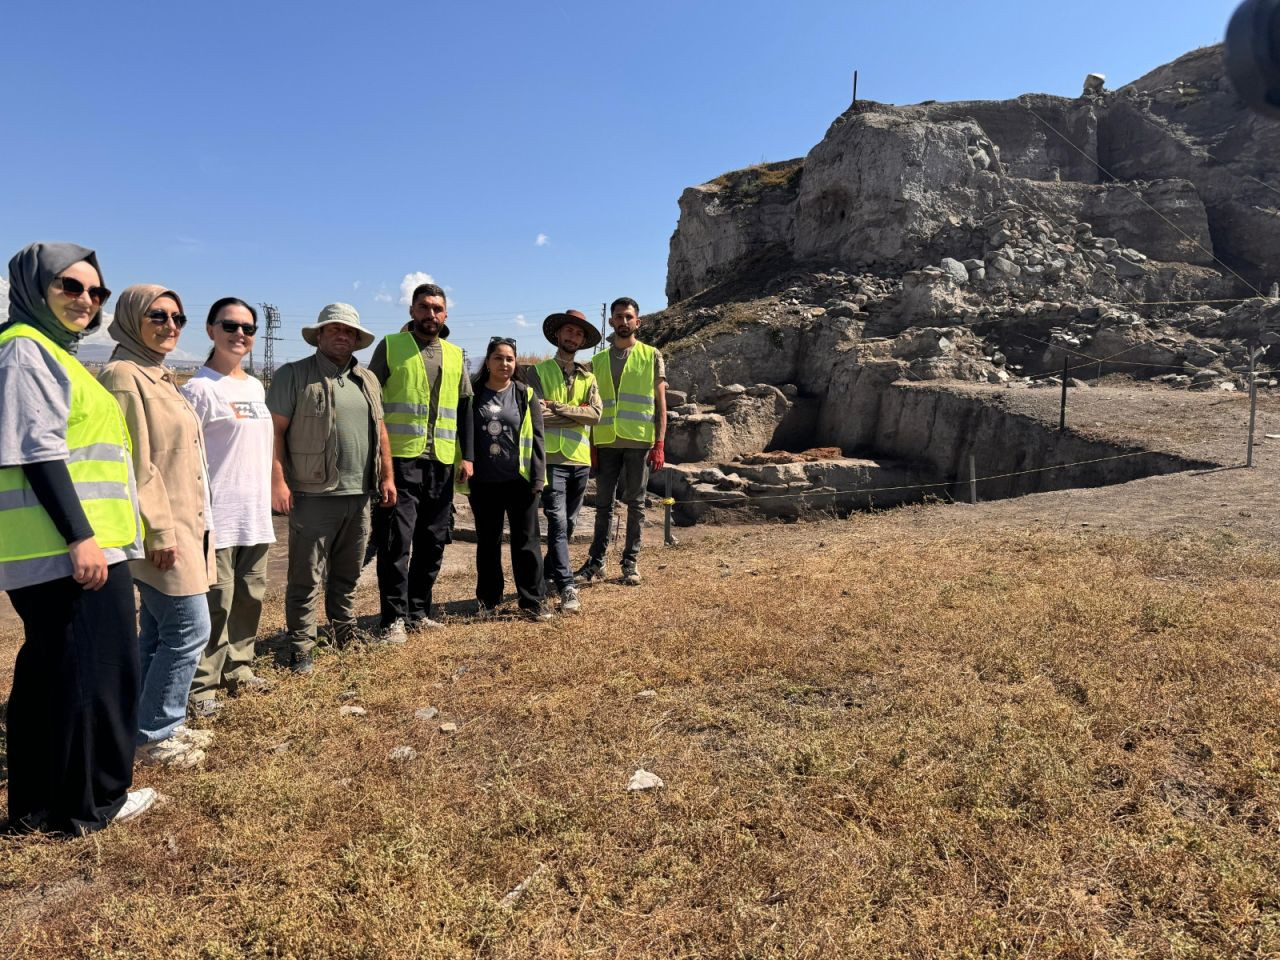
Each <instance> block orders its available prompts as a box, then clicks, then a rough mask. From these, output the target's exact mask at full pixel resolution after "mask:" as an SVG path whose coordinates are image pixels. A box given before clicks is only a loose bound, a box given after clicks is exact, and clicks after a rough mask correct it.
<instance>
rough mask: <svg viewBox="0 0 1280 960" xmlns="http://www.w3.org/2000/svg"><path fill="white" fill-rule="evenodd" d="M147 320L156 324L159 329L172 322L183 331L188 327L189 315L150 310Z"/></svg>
mask: <svg viewBox="0 0 1280 960" xmlns="http://www.w3.org/2000/svg"><path fill="white" fill-rule="evenodd" d="M147 319H148V320H150V321H151V322H152V323H154V324H155V325H156V326H157V327H163V326H164V325H165V324H166V323H168V322H169V321H170V320H172V321H173V325H174V326H175V327H177V328H178V329H179V330H181V329H182V328H183V327H185V326H186V325H187V315H186V314H185V313H165V312H164V311H163V310H159V309H157V310H148V311H147Z"/></svg>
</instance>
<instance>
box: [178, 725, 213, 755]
mask: <svg viewBox="0 0 1280 960" xmlns="http://www.w3.org/2000/svg"><path fill="white" fill-rule="evenodd" d="M169 736H171V737H174V738H176V739H178V740H181V741H182V742H183V743H189V744H191V746H193V747H199V748H200V749H201V750H203V749H204V748H205V747H209V746H212V745H213V731H212V730H193V729H191V727H188V726H187V725H186V724H185V723H180V724H178V725H177V726H176V727H174V728H173V732H172V733H171V734H169Z"/></svg>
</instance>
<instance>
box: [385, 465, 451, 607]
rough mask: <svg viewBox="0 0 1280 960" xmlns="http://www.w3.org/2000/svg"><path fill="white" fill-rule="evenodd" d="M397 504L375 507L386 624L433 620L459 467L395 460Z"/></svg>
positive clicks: (449, 537)
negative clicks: (434, 594) (433, 602)
mask: <svg viewBox="0 0 1280 960" xmlns="http://www.w3.org/2000/svg"><path fill="white" fill-rule="evenodd" d="M391 466H392V472H393V474H394V476H395V482H396V505H395V506H394V507H392V508H391V509H390V510H383V509H381V508H380V507H374V510H373V536H374V540H375V541H376V542H377V544H378V594H379V597H380V598H381V608H382V609H381V612H382V625H383V626H384V627H386V626H390V625H391V624H392V623H393V622H394V621H396V620H408V621H413V620H421V619H423V618H424V617H429V616H431V591H432V590H433V589H434V588H435V585H436V577H438V576H439V575H440V565H441V563H442V562H443V561H444V547H445V544H447V543H448V542H449V541H450V539H451V536H450V532H449V528H450V522H451V521H452V519H453V517H452V512H453V464H451V463H441V462H440V461H438V460H436V459H434V458H432V457H426V456H422V457H418V458H417V459H414V460H406V459H403V458H397V457H393V458H392V459H391Z"/></svg>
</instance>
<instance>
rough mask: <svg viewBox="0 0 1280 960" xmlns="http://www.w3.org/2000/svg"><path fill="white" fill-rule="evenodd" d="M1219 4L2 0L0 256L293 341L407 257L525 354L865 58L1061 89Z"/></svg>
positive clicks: (1217, 22) (877, 75) (925, 75)
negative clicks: (33, 250) (714, 181)
mask: <svg viewBox="0 0 1280 960" xmlns="http://www.w3.org/2000/svg"><path fill="white" fill-rule="evenodd" d="M1235 2H1236V0H1165V2H1154V0H1118V2H1112V3H1103V4H1096V3H1080V2H1073V3H1059V2H1053V3H1048V2H1040V0H1026V2H1015V0H970V2H968V3H965V4H957V3H950V2H938V0H898V2H881V0H863V2H858V0H844V2H835V0H821V2H819V0H814V2H805V0H794V2H791V3H776V2H774V3H764V2H757V0H743V2H733V3H729V2H698V0H683V2H676V0H658V2H649V3H644V4H602V3H587V2H571V0H547V2H544V3H515V2H497V3H487V4H485V3H475V4H459V3H447V4H446V3H407V2H400V3H378V2H369V3H364V4H353V3H342V4H339V3H332V2H329V0H317V2H313V3H310V4H307V5H303V4H278V3H273V2H271V0H258V2H254V3H245V2H239V0H224V2H219V3H216V4H215V3H207V2H206V3H170V4H161V3H158V2H153V3H134V2H128V0H126V2H118V3H117V2H113V3H102V2H100V0H99V2H94V3H79V2H72V3H63V4H58V5H57V6H56V7H51V6H49V5H41V4H31V3H26V4H12V5H9V6H8V7H7V8H6V10H5V11H4V13H3V15H2V19H0V24H3V26H2V27H0V36H3V50H2V53H0V80H2V81H3V89H4V90H5V91H6V92H7V96H6V97H5V101H4V105H3V106H2V107H0V143H2V144H3V145H4V146H3V149H0V183H3V184H4V187H3V189H0V254H2V258H0V267H2V265H3V263H4V262H5V261H7V258H8V256H9V255H10V254H11V253H12V252H13V251H15V250H17V249H18V248H20V247H22V246H23V245H25V244H27V243H29V242H31V241H33V240H37V239H39V240H72V241H75V242H78V243H82V244H85V245H87V246H92V247H94V248H96V249H97V250H98V253H99V257H100V260H101V262H102V264H103V270H104V274H105V279H106V282H107V284H108V285H109V286H110V287H112V288H113V289H115V290H121V289H123V288H124V287H125V286H127V285H128V284H131V283H140V282H152V283H161V284H165V285H167V286H171V287H173V288H174V289H176V290H178V292H179V293H180V294H182V296H183V298H184V300H185V303H186V305H187V308H188V312H189V313H191V314H192V315H193V317H196V318H197V320H199V321H202V320H203V316H204V311H205V309H207V305H208V304H209V303H211V302H212V301H213V300H214V299H216V298H218V297H220V296H225V295H231V296H239V297H242V298H243V299H245V300H249V301H251V302H259V301H269V302H273V303H275V304H277V305H278V306H279V307H280V310H281V312H282V314H283V316H284V321H285V330H284V340H283V341H282V342H281V343H280V344H279V345H278V346H277V356H278V357H281V358H291V357H297V356H300V355H302V354H303V353H305V352H307V351H308V348H307V347H306V346H305V345H304V344H303V343H302V341H301V340H300V339H299V337H298V329H299V328H300V327H301V326H302V325H303V324H304V323H307V322H309V321H310V320H312V319H313V318H314V317H315V315H316V313H317V312H318V311H319V309H320V308H321V307H322V306H323V305H324V304H326V303H328V302H331V301H335V300H344V301H347V302H350V303H353V304H355V306H356V307H357V308H358V309H359V311H360V312H361V315H362V316H363V317H364V318H365V319H366V321H367V325H368V326H369V327H371V328H372V329H373V330H374V331H375V332H377V333H379V334H382V333H386V332H389V331H391V330H393V329H396V328H398V327H399V325H400V324H401V323H402V322H403V320H404V319H405V317H406V309H407V308H406V307H404V306H402V305H401V303H400V299H401V285H402V282H403V281H404V279H405V277H406V276H407V275H411V274H415V273H419V272H421V273H426V274H429V275H431V276H432V277H433V278H434V279H435V280H436V282H438V283H440V284H442V285H443V286H445V287H446V288H447V289H449V290H450V292H451V297H452V302H451V311H450V327H451V328H452V329H453V331H454V333H453V339H454V340H455V341H456V342H459V343H461V345H462V346H464V347H466V348H467V349H468V352H470V353H472V354H474V353H475V352H476V350H477V348H482V347H483V344H484V343H485V342H486V341H487V340H488V338H489V336H490V335H492V334H495V333H504V334H513V335H515V336H518V337H520V338H521V339H522V341H528V342H529V344H530V349H531V351H541V350H542V349H543V341H542V339H541V333H540V321H541V319H542V317H544V316H545V315H546V314H547V313H550V312H553V311H556V310H560V309H563V308H566V307H576V308H578V309H581V310H584V311H586V312H587V314H588V315H589V316H596V315H598V314H599V310H600V304H601V302H602V301H608V300H612V299H613V298H615V297H618V296H623V295H627V296H632V297H635V298H636V299H637V300H639V301H640V305H641V308H642V309H643V310H644V311H646V312H647V311H650V310H655V309H659V308H660V307H662V306H664V305H665V298H664V296H663V288H664V284H665V278H666V257H667V244H668V241H669V239H670V236H671V232H672V230H673V229H674V228H675V225H676V217H677V213H678V210H677V206H676V202H677V199H678V198H679V196H680V192H681V191H682V190H683V189H684V188H685V187H686V186H690V185H693V184H697V183H702V182H704V181H706V180H709V179H711V178H712V177H715V176H716V175H718V174H720V173H722V172H724V171H726V170H730V169H735V168H738V167H742V166H746V165H748V164H752V163H759V162H761V161H764V160H770V161H772V160H783V159H787V158H790V157H796V156H802V155H803V154H805V153H806V152H807V151H808V150H809V149H810V148H811V147H812V146H813V145H814V144H815V143H817V142H818V140H819V139H820V138H821V137H822V134H823V132H824V131H825V130H826V128H827V126H828V124H829V123H830V122H831V120H832V119H833V118H834V117H836V116H837V115H838V114H839V113H840V112H841V111H842V110H843V109H844V108H845V107H846V106H847V105H848V103H849V99H850V87H851V76H852V72H853V70H854V69H855V68H856V69H858V70H859V73H860V76H859V95H860V96H861V97H864V98H868V99H875V100H880V101H884V102H891V103H913V102H918V101H920V100H925V99H937V100H961V99H977V98H1004V97H1011V96H1016V95H1018V94H1020V93H1027V92H1047V93H1055V94H1061V95H1065V96H1075V95H1076V94H1078V93H1079V91H1080V87H1081V82H1082V80H1083V77H1084V75H1085V74H1086V73H1088V72H1089V71H1099V72H1102V73H1105V74H1106V75H1107V77H1108V82H1109V84H1110V85H1112V86H1118V85H1120V84H1123V83H1127V82H1129V81H1131V80H1133V79H1136V78H1137V77H1138V76H1141V75H1142V74H1143V73H1145V72H1147V71H1148V70H1150V69H1152V68H1154V67H1156V66H1158V65H1159V64H1161V63H1164V62H1167V61H1168V60H1171V59H1173V58H1174V57H1176V56H1178V55H1180V54H1182V53H1185V52H1186V51H1188V50H1191V49H1193V48H1195V47H1198V46H1203V45H1205V44H1209V43H1216V42H1218V41H1219V40H1220V39H1221V37H1222V34H1223V32H1224V30H1225V27H1226V22H1227V19H1228V18H1229V16H1230V13H1231V11H1232V9H1233V8H1234V6H1235ZM540 238H541V239H540ZM205 342H206V341H205V340H204V334H203V330H202V324H201V323H199V322H197V323H196V324H195V325H193V326H192V327H189V328H188V332H187V333H186V334H185V336H184V339H183V343H182V346H183V347H184V348H186V349H187V350H188V351H189V352H192V353H196V352H203V350H202V347H203V345H204V344H205ZM522 345H523V344H522ZM365 356H366V357H367V354H366V355H365Z"/></svg>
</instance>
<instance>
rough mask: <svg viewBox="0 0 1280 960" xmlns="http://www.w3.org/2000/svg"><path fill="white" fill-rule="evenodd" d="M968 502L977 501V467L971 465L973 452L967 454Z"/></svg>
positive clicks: (975, 502)
mask: <svg viewBox="0 0 1280 960" xmlns="http://www.w3.org/2000/svg"><path fill="white" fill-rule="evenodd" d="M969 502H970V503H972V504H977V502H978V468H977V467H975V466H974V465H973V454H972V453H971V454H969Z"/></svg>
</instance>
